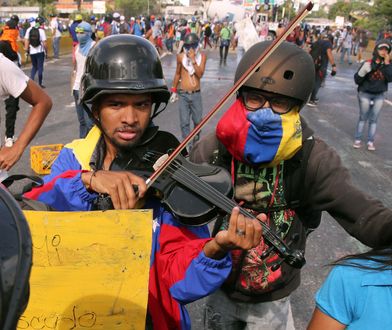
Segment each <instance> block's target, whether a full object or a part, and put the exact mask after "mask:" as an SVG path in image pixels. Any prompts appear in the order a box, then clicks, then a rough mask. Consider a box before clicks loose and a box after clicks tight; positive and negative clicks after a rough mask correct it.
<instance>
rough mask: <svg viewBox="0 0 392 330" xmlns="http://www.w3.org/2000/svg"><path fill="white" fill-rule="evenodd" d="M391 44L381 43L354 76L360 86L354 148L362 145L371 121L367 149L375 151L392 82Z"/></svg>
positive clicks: (387, 42)
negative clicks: (363, 134)
mask: <svg viewBox="0 0 392 330" xmlns="http://www.w3.org/2000/svg"><path fill="white" fill-rule="evenodd" d="M391 48H392V46H391V43H390V42H389V41H388V40H381V41H379V42H378V43H377V44H376V46H375V48H374V50H373V57H372V59H370V60H368V61H366V62H364V63H363V64H362V65H361V67H360V68H359V70H358V72H357V73H355V75H354V80H355V83H356V84H357V85H358V101H359V120H358V123H357V129H356V132H355V142H354V145H353V147H354V148H355V149H358V148H360V147H361V143H362V133H363V129H364V127H365V123H366V121H369V130H368V138H367V149H368V150H370V151H375V150H376V147H375V146H374V139H375V135H376V129H377V120H378V117H379V115H380V113H381V109H382V105H383V103H384V99H385V92H386V91H387V90H388V83H390V82H392V65H391V62H390V57H389V54H390V53H391Z"/></svg>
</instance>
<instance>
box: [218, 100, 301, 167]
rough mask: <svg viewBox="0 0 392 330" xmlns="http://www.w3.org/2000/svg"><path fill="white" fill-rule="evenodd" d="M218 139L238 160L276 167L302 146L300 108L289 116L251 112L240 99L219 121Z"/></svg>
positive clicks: (292, 111)
mask: <svg viewBox="0 0 392 330" xmlns="http://www.w3.org/2000/svg"><path fill="white" fill-rule="evenodd" d="M216 136H217V138H218V139H219V141H220V142H222V143H223V145H224V146H225V147H226V148H227V150H228V151H229V152H230V154H231V155H232V156H233V157H234V158H235V159H236V160H239V161H241V162H243V163H247V164H250V165H257V166H260V165H261V166H264V167H272V166H276V165H277V164H279V163H280V162H281V161H282V160H287V159H290V158H291V157H293V156H294V155H295V153H296V152H297V151H298V150H299V149H300V148H301V146H302V128H301V121H300V116H299V108H298V109H292V110H291V111H289V112H288V113H285V114H277V113H275V112H273V111H272V110H271V109H270V108H262V109H260V110H257V111H248V110H247V109H246V108H245V105H244V104H243V102H242V99H241V98H239V99H237V100H236V102H235V103H234V104H233V105H232V106H231V107H230V108H229V109H228V110H227V111H226V113H225V114H224V115H223V116H222V118H221V119H220V120H219V122H218V125H217V127H216Z"/></svg>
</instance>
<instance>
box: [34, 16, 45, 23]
mask: <svg viewBox="0 0 392 330" xmlns="http://www.w3.org/2000/svg"><path fill="white" fill-rule="evenodd" d="M35 22H36V23H39V24H41V25H42V24H44V23H45V18H44V17H42V16H38V17H37V18H36V19H35Z"/></svg>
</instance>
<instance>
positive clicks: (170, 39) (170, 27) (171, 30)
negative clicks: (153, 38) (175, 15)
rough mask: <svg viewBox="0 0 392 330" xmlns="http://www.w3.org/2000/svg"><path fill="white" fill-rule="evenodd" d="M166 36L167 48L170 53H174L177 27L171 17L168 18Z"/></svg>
mask: <svg viewBox="0 0 392 330" xmlns="http://www.w3.org/2000/svg"><path fill="white" fill-rule="evenodd" d="M165 32H166V38H165V45H166V49H167V51H168V52H169V54H172V53H173V44H174V34H175V32H176V29H175V27H174V23H173V21H172V20H171V19H167V20H166V31H165Z"/></svg>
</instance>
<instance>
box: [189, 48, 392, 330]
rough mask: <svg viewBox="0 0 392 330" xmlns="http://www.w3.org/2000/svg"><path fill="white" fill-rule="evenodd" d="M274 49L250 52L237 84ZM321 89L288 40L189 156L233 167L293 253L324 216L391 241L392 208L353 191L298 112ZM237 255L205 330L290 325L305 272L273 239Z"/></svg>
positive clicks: (368, 237) (359, 233)
mask: <svg viewBox="0 0 392 330" xmlns="http://www.w3.org/2000/svg"><path fill="white" fill-rule="evenodd" d="M269 44H270V42H262V43H258V44H255V45H254V46H253V47H252V48H250V49H249V50H248V51H247V52H246V53H245V55H244V57H243V58H242V60H241V62H240V63H239V65H238V68H237V71H236V74H235V79H236V80H238V79H239V78H240V77H241V76H242V75H243V74H244V72H246V70H247V69H248V67H249V66H250V65H251V64H253V63H255V61H256V60H257V59H258V57H259V56H260V54H262V53H263V51H264V50H265V49H266V48H267V46H268V45H269ZM313 84H314V64H313V60H312V58H311V57H310V56H309V55H308V54H307V53H306V52H305V51H304V50H302V49H300V48H298V47H297V46H295V45H293V44H290V43H286V42H284V43H283V44H282V45H280V46H279V47H278V49H277V50H276V51H275V52H274V53H273V54H272V56H270V57H269V58H268V59H267V60H266V61H265V62H264V63H263V65H262V66H261V68H260V69H259V70H258V71H256V72H255V73H254V74H253V75H252V76H251V77H250V78H249V79H248V80H246V82H245V83H244V85H243V86H242V87H241V88H240V90H239V93H238V97H237V100H236V101H235V103H234V104H233V105H232V106H231V107H230V108H229V109H228V110H227V111H226V113H225V114H224V115H223V116H222V118H221V119H220V121H219V122H218V125H217V128H216V133H215V134H210V135H208V136H206V137H204V138H203V139H201V140H200V141H199V142H198V143H197V144H196V145H195V146H194V148H193V149H192V152H191V160H193V161H195V162H203V161H207V162H211V161H212V162H214V163H215V164H218V165H222V166H225V167H226V168H227V169H228V170H229V171H231V173H232V177H233V180H234V197H235V200H236V201H237V202H238V203H239V204H240V205H242V206H243V207H244V208H246V209H247V210H249V211H250V212H253V213H254V214H258V213H261V212H263V213H266V214H267V219H268V222H267V224H268V225H269V226H270V227H271V228H272V230H274V231H277V232H279V234H280V235H281V237H282V238H283V239H284V240H285V242H286V243H287V245H288V246H289V248H291V249H301V250H304V249H305V245H306V235H307V233H308V232H309V231H311V230H313V229H314V228H316V227H317V226H318V224H319V222H320V219H321V212H322V211H327V212H329V213H330V214H331V215H332V216H333V217H334V218H335V219H336V220H337V221H338V222H339V224H340V225H341V226H342V227H343V228H344V229H345V230H346V231H347V232H348V233H350V234H351V235H352V236H354V237H355V238H357V239H358V240H360V241H361V242H362V243H364V244H366V245H369V246H372V247H380V246H384V245H387V244H391V242H392V211H391V210H389V209H386V208H385V207H384V206H383V205H382V204H381V203H380V202H379V201H377V200H374V199H371V198H370V197H369V196H366V195H365V194H363V193H362V192H360V191H359V190H358V189H356V188H355V187H354V186H353V185H352V183H351V180H350V177H349V173H348V170H347V169H346V168H344V167H343V166H342V163H341V160H340V158H339V156H338V155H337V153H336V151H334V150H333V149H332V148H330V147H329V146H328V145H327V144H326V143H325V142H324V141H322V140H320V139H318V138H314V137H313V132H312V130H311V129H310V128H308V127H307V125H306V123H305V121H304V120H303V119H302V118H301V117H300V115H299V111H300V109H301V108H302V107H303V105H304V104H305V103H306V101H307V99H308V97H309V95H310V93H311V92H312V90H313ZM226 226H227V221H226V220H225V219H222V221H219V222H218V221H217V223H216V225H215V228H214V232H215V233H218V232H219V231H220V230H222V229H223V228H225V227H226ZM270 245H271V244H270ZM231 254H232V257H233V269H232V272H231V275H230V276H229V278H228V280H227V281H226V282H225V284H224V285H223V286H222V288H221V290H219V291H217V292H216V293H214V294H213V295H211V296H210V297H208V299H207V303H206V314H205V315H206V319H205V321H206V328H207V329H245V328H249V329H269V330H272V329H286V326H287V324H288V323H290V318H291V317H290V315H291V313H290V300H289V297H290V294H291V293H292V292H293V291H294V290H295V289H296V288H297V287H298V286H299V284H300V269H297V268H294V267H292V266H290V265H289V263H290V260H282V258H281V257H280V256H279V255H278V254H277V253H276V249H275V248H273V249H272V250H271V249H270V246H269V245H268V242H267V244H260V245H259V246H257V247H256V248H254V249H251V250H249V251H246V252H242V251H235V250H234V251H232V252H231ZM282 261H283V263H282ZM285 261H286V262H285Z"/></svg>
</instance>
